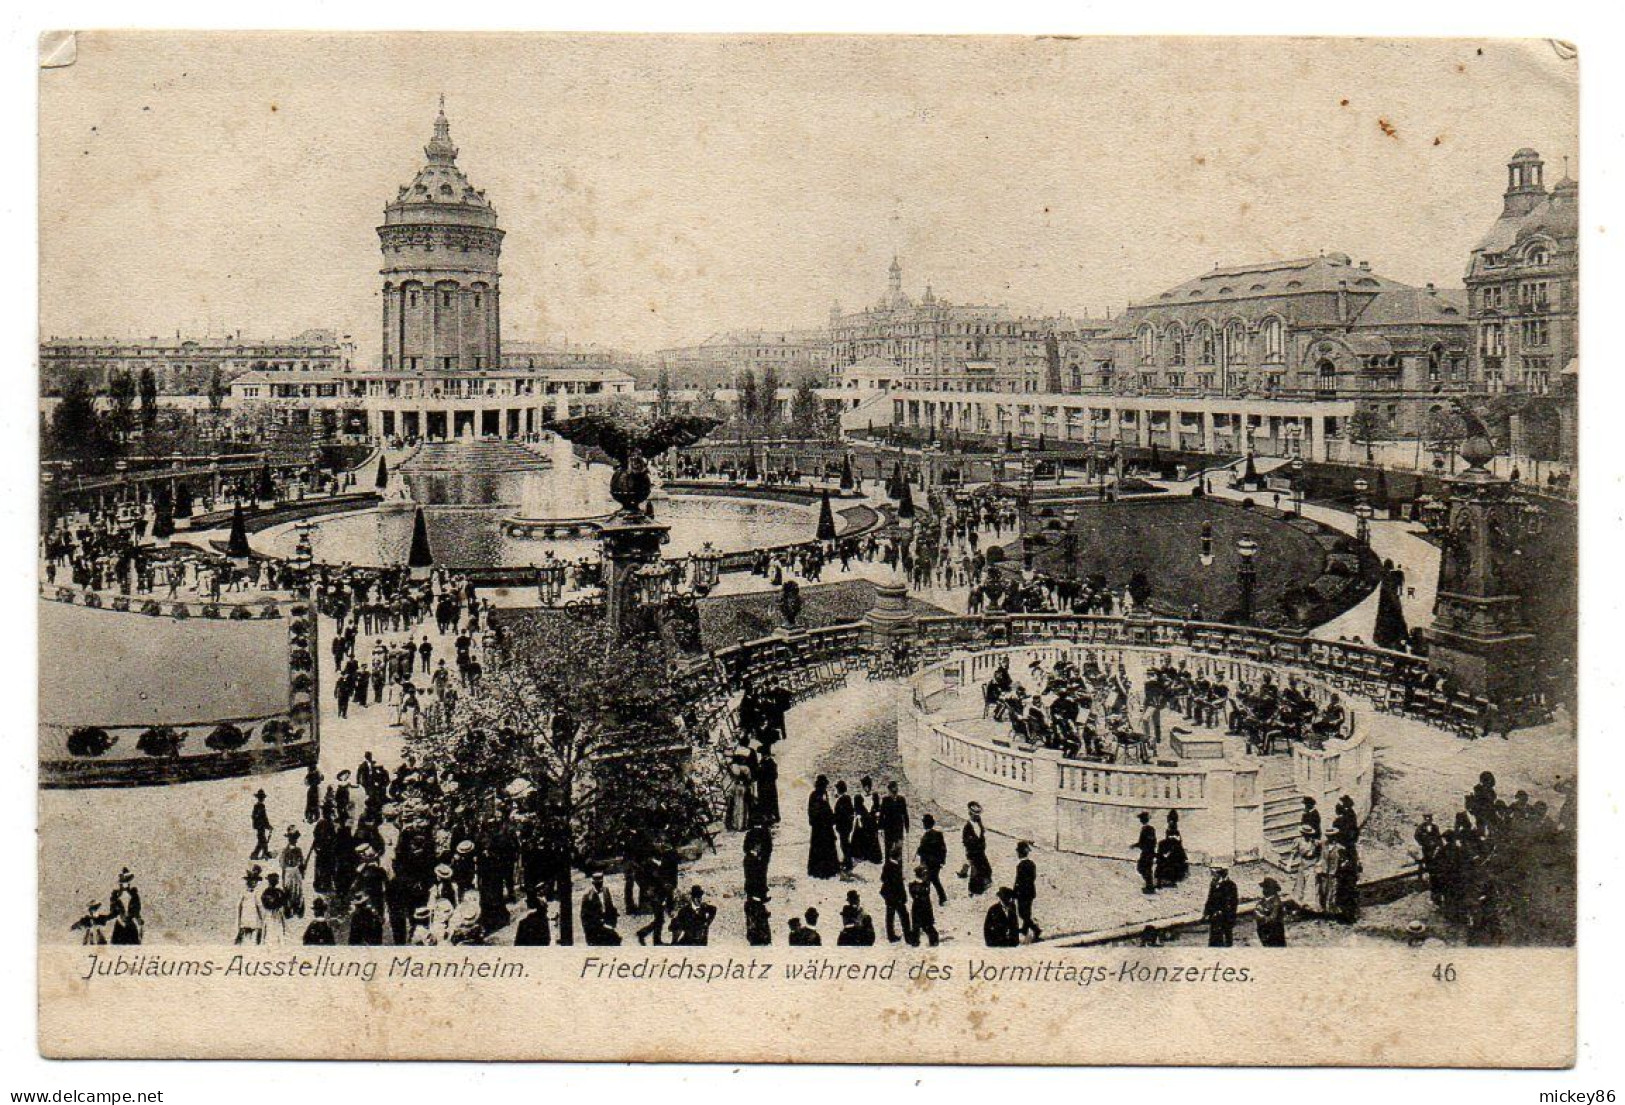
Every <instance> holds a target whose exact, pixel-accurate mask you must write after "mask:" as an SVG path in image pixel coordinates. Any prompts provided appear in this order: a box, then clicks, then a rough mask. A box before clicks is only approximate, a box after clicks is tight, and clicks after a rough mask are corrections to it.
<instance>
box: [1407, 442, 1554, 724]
mask: <svg viewBox="0 0 1625 1105" xmlns="http://www.w3.org/2000/svg"><path fill="white" fill-rule="evenodd" d="M1493 456H1494V452H1493V449H1492V448H1491V447H1490V446H1489V444H1488V442H1487V441H1480V440H1479V439H1469V440H1468V441H1467V442H1466V443H1465V444H1464V445H1463V446H1462V459H1464V460H1466V461H1467V464H1468V468H1467V470H1466V471H1465V472H1463V473H1462V474H1461V475H1459V476H1456V477H1454V478H1453V479H1451V480H1450V489H1451V494H1450V515H1449V518H1448V520H1447V521H1446V523H1445V526H1444V530H1443V532H1442V534H1441V538H1442V544H1443V554H1442V555H1441V557H1440V559H1439V586H1438V597H1437V598H1436V599H1435V600H1434V606H1433V625H1432V626H1431V627H1429V628H1428V630H1427V640H1428V667H1430V668H1431V669H1433V670H1434V671H1438V672H1442V673H1444V674H1445V675H1447V676H1448V677H1449V678H1450V680H1451V682H1452V683H1453V684H1454V685H1455V687H1456V688H1457V689H1458V690H1460V691H1463V692H1465V693H1467V694H1471V695H1475V696H1480V697H1484V698H1488V699H1490V700H1491V701H1494V702H1498V703H1500V702H1506V701H1508V700H1511V699H1515V698H1518V697H1520V696H1522V695H1525V694H1527V693H1529V691H1530V690H1531V689H1532V688H1533V686H1534V677H1535V670H1534V646H1535V635H1534V634H1533V633H1531V632H1529V628H1528V625H1527V623H1526V622H1525V620H1524V617H1523V599H1522V597H1521V596H1519V595H1518V594H1516V593H1513V592H1512V591H1510V590H1509V588H1508V586H1507V583H1506V573H1505V570H1504V569H1505V560H1506V558H1507V557H1509V556H1512V555H1514V554H1515V549H1516V545H1517V542H1518V541H1519V540H1520V537H1519V530H1518V527H1519V525H1520V522H1521V520H1522V519H1521V514H1522V511H1521V503H1520V502H1519V500H1518V499H1517V498H1516V497H1515V496H1514V495H1513V490H1514V488H1513V485H1512V484H1511V483H1510V482H1508V481H1506V480H1501V479H1497V478H1496V477H1495V476H1492V475H1491V474H1490V472H1489V471H1488V467H1487V464H1488V461H1489V460H1491V459H1492V458H1493Z"/></svg>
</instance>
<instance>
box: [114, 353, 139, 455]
mask: <svg viewBox="0 0 1625 1105" xmlns="http://www.w3.org/2000/svg"><path fill="white" fill-rule="evenodd" d="M107 398H108V422H109V429H110V430H111V431H112V433H113V436H114V437H116V438H117V439H118V440H119V442H120V443H123V442H125V441H127V440H129V436H130V431H131V430H133V429H134V428H135V418H134V411H135V399H136V381H135V377H134V376H132V375H131V374H130V373H128V372H126V371H124V370H123V369H117V368H115V369H114V370H113V371H112V372H109V373H108V374H107Z"/></svg>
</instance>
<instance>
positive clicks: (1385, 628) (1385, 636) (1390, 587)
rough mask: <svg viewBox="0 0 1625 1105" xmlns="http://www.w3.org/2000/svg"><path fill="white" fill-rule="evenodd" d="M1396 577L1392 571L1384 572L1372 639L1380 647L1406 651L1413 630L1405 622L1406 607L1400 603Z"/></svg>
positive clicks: (1378, 595)
mask: <svg viewBox="0 0 1625 1105" xmlns="http://www.w3.org/2000/svg"><path fill="white" fill-rule="evenodd" d="M1396 578H1397V577H1396V576H1395V575H1394V574H1393V573H1392V572H1384V573H1383V577H1382V587H1381V589H1380V590H1379V591H1378V593H1377V624H1376V625H1375V626H1374V627H1373V628H1372V630H1371V640H1372V641H1373V642H1374V643H1375V644H1376V646H1377V647H1378V648H1391V649H1395V650H1397V651H1400V652H1404V651H1406V650H1408V649H1409V648H1410V640H1411V631H1410V629H1409V628H1408V627H1407V626H1406V624H1405V609H1404V607H1403V606H1401V605H1400V601H1399V586H1398V584H1397V583H1396V582H1395V581H1396Z"/></svg>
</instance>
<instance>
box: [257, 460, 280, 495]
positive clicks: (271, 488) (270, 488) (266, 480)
mask: <svg viewBox="0 0 1625 1105" xmlns="http://www.w3.org/2000/svg"><path fill="white" fill-rule="evenodd" d="M254 498H256V499H258V500H259V501H260V502H262V503H268V502H272V501H274V500H275V499H276V484H275V483H274V482H273V481H272V479H271V462H270V461H266V462H265V463H264V464H261V465H260V474H259V478H258V479H257V480H256V481H255V484H254Z"/></svg>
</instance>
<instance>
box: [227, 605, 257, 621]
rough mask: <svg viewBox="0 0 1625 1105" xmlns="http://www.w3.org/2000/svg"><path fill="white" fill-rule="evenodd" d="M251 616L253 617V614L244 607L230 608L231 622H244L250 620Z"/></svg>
mask: <svg viewBox="0 0 1625 1105" xmlns="http://www.w3.org/2000/svg"><path fill="white" fill-rule="evenodd" d="M253 616H254V612H253V611H252V610H250V609H249V608H248V607H246V606H233V607H232V608H231V620H232V621H235V622H246V621H247V620H248V619H249V618H252V617H253Z"/></svg>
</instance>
